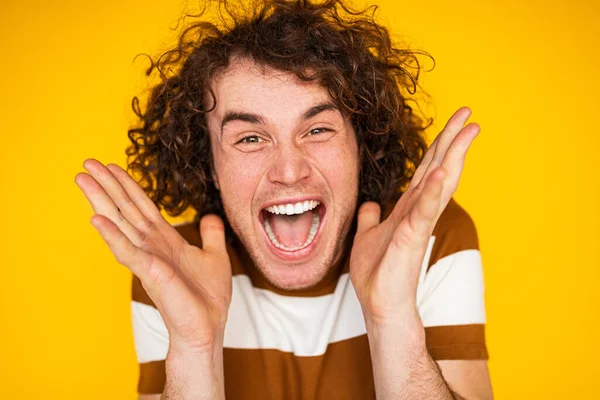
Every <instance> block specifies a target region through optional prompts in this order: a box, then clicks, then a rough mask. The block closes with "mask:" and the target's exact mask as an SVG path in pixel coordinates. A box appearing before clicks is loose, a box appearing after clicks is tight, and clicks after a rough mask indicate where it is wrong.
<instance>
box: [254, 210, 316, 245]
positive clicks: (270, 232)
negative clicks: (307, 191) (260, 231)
mask: <svg viewBox="0 0 600 400" xmlns="http://www.w3.org/2000/svg"><path fill="white" fill-rule="evenodd" d="M324 216H325V206H324V205H323V204H322V202H321V201H319V200H316V199H312V200H304V201H300V202H294V203H279V204H273V205H270V206H267V207H265V208H263V209H262V210H261V213H260V222H261V223H262V225H263V228H264V231H265V234H266V237H267V238H268V240H269V242H270V243H271V244H272V245H273V246H274V247H275V248H277V249H279V250H281V251H283V252H287V253H292V252H300V250H303V249H307V248H309V247H310V246H311V245H312V244H313V243H315V241H316V239H317V237H318V234H319V231H320V227H321V225H322V224H321V222H322V221H323V218H324Z"/></svg>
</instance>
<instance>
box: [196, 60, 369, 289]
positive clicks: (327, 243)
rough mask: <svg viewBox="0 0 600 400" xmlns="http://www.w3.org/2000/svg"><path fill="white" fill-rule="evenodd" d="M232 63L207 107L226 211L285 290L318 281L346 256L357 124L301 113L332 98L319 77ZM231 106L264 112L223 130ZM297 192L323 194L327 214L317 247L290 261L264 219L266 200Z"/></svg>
mask: <svg viewBox="0 0 600 400" xmlns="http://www.w3.org/2000/svg"><path fill="white" fill-rule="evenodd" d="M231 65H232V66H231V67H230V68H229V69H228V70H227V71H225V72H224V73H222V74H220V75H219V76H218V77H217V78H216V79H215V80H214V81H213V85H212V88H213V90H214V93H215V96H216V99H217V107H216V108H215V109H214V110H213V111H211V112H209V113H208V114H207V122H208V127H209V131H210V138H211V149H212V152H213V157H214V167H215V171H214V174H215V179H216V181H217V185H218V188H219V190H220V192H221V198H222V201H223V207H224V210H225V214H226V216H227V219H228V220H229V223H230V224H231V226H232V228H233V230H234V232H235V233H236V235H237V236H238V237H239V238H240V240H241V241H242V243H243V244H244V246H245V247H246V249H247V250H248V253H249V254H250V256H251V257H252V259H253V261H254V263H255V264H256V266H257V268H258V269H259V270H260V271H261V272H262V274H263V275H264V276H265V278H266V279H267V280H269V281H270V282H271V283H272V284H273V285H275V286H277V287H280V288H282V289H287V290H293V289H303V288H308V287H311V286H314V285H316V284H317V283H318V282H319V281H321V279H322V278H323V277H324V276H325V275H326V273H327V272H328V270H329V268H330V267H331V266H332V265H333V263H334V262H335V261H336V260H337V259H338V258H339V257H340V256H341V252H342V250H343V249H342V244H343V240H342V239H343V238H345V237H346V235H347V234H348V231H349V229H350V225H351V222H352V219H353V216H354V214H355V212H356V206H357V204H356V202H357V198H358V182H359V159H358V147H357V143H356V136H355V133H354V129H353V128H352V125H351V123H350V121H349V120H347V119H345V118H344V117H343V116H342V114H341V113H340V112H339V111H337V110H327V111H323V112H321V113H319V114H317V115H316V116H314V117H312V118H310V119H308V120H305V119H303V118H302V115H303V113H304V112H305V111H306V110H307V109H309V108H310V107H313V106H315V105H316V104H319V103H322V102H324V101H331V97H330V96H329V94H328V93H327V90H326V89H325V88H323V87H321V86H319V85H318V84H317V83H315V82H302V81H300V80H298V79H297V78H296V77H295V76H294V75H290V74H287V73H283V72H281V71H276V70H273V69H266V70H262V72H261V70H259V69H257V68H255V65H254V64H253V63H252V62H251V61H246V60H241V59H237V60H234V61H233V62H232V64H231ZM208 104H212V102H211V101H209V103H208ZM228 110H235V111H240V112H247V113H252V114H258V115H261V116H262V118H263V120H264V123H251V122H247V121H237V120H235V121H230V122H229V123H227V124H226V125H225V126H224V128H223V132H222V133H221V121H222V119H223V116H224V114H225V112H226V111H228ZM316 128H326V129H329V130H331V131H327V130H316V131H314V130H315V129H316ZM309 133H311V134H309ZM248 137H251V138H249V139H248ZM244 138H247V139H245V141H244V142H240V140H242V139H244ZM299 196H320V197H322V198H323V200H324V204H325V205H326V210H327V213H326V216H325V218H324V220H323V221H322V224H323V226H322V227H321V228H322V232H321V233H320V236H319V237H318V239H317V242H316V246H315V248H314V250H313V251H312V252H310V254H308V255H307V256H306V257H304V258H303V259H301V260H294V261H289V260H284V259H281V258H280V257H277V256H276V255H275V254H274V253H273V252H271V250H270V249H269V247H268V243H267V241H266V239H265V236H264V233H263V226H262V224H261V222H260V221H259V219H258V218H259V214H260V211H261V209H262V207H263V206H264V204H265V202H267V201H273V200H280V199H288V198H292V197H299Z"/></svg>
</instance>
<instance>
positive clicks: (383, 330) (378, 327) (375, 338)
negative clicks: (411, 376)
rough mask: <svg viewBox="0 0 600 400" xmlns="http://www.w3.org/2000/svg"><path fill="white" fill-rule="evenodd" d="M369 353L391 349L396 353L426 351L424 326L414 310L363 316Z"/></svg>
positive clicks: (381, 352) (415, 353)
mask: <svg viewBox="0 0 600 400" xmlns="http://www.w3.org/2000/svg"><path fill="white" fill-rule="evenodd" d="M365 326H366V329H367V336H368V338H369V344H370V347H371V353H374V352H375V353H380V354H383V353H385V352H390V351H393V352H394V353H396V354H404V355H408V354H413V355H415V356H416V355H419V354H420V353H422V352H423V351H425V352H426V351H427V348H426V343H425V328H424V327H423V323H422V322H421V318H420V317H419V314H418V312H416V310H415V311H414V312H413V311H412V310H408V311H407V312H404V313H397V314H395V315H394V316H389V317H386V318H365Z"/></svg>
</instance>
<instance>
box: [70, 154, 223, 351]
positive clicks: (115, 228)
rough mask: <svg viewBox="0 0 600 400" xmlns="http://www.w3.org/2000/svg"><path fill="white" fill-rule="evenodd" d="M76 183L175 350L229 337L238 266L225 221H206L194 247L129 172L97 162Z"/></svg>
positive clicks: (204, 345) (94, 222)
mask: <svg viewBox="0 0 600 400" xmlns="http://www.w3.org/2000/svg"><path fill="white" fill-rule="evenodd" d="M83 166H84V168H85V169H86V170H87V171H88V172H89V174H87V173H85V172H81V173H78V174H77V175H76V176H75V182H76V183H77V185H78V186H79V187H80V189H81V190H82V191H83V193H84V194H85V196H86V197H87V199H88V200H89V202H90V204H91V205H92V208H93V209H94V212H95V215H94V216H93V217H92V219H91V223H92V225H93V226H94V227H95V228H96V229H97V230H98V232H99V233H100V235H101V236H102V238H103V239H104V241H105V242H106V244H107V245H108V247H109V248H110V250H111V251H112V253H113V255H114V256H115V258H116V259H117V261H118V262H119V263H121V264H123V265H124V266H126V267H127V268H129V269H130V270H131V272H133V273H134V274H135V275H136V276H137V277H138V278H139V279H140V280H141V282H142V285H143V286H144V289H145V290H146V292H147V293H148V295H149V296H150V298H151V299H152V301H153V302H154V304H155V305H156V307H157V308H158V310H159V312H160V314H161V316H162V318H163V320H164V321H165V324H166V326H167V329H168V331H169V338H170V342H171V343H170V346H171V349H173V348H174V346H177V347H176V348H177V349H178V350H179V349H183V350H184V351H190V350H194V351H195V350H197V351H200V352H202V351H203V350H204V349H208V348H210V347H212V346H214V345H215V341H217V342H218V340H219V337H222V335H223V331H224V329H225V322H226V319H227V311H228V309H229V304H230V302H231V264H230V261H229V256H228V255H227V250H226V246H225V230H224V225H223V221H222V220H221V219H220V218H219V217H217V216H216V215H207V216H204V217H203V218H202V220H201V221H200V235H201V237H202V249H200V248H198V247H196V246H192V245H190V244H189V243H188V242H187V241H186V240H185V239H184V238H183V237H182V236H181V235H180V234H179V233H178V232H177V230H176V229H175V228H173V227H172V226H171V225H170V224H169V223H168V222H167V221H166V220H165V219H164V218H163V216H162V215H161V214H160V212H159V210H158V209H157V207H156V206H155V205H154V203H153V202H152V201H151V200H150V199H149V198H148V196H146V194H145V193H144V191H143V190H142V188H141V187H140V186H139V185H138V184H137V183H136V182H135V181H134V180H133V179H132V178H131V177H130V176H129V174H128V173H127V172H126V171H124V170H123V169H122V168H120V167H119V166H117V165H115V164H108V165H107V166H104V165H103V164H102V163H100V162H99V161H97V160H95V159H93V158H90V159H87V160H85V162H84V163H83Z"/></svg>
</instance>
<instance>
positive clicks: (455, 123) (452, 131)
mask: <svg viewBox="0 0 600 400" xmlns="http://www.w3.org/2000/svg"><path fill="white" fill-rule="evenodd" d="M470 116H471V109H470V108H469V107H461V108H459V109H458V110H457V111H456V112H455V113H454V114H453V115H452V116H451V117H450V119H449V120H448V122H447V123H446V125H445V126H444V129H443V130H442V132H441V133H440V134H438V136H437V137H436V140H437V143H436V146H435V149H433V153H432V155H431V157H430V159H429V160H428V162H427V164H425V163H421V164H422V165H423V168H422V172H420V176H419V177H418V179H415V178H414V177H413V179H412V180H411V182H410V185H409V188H414V187H417V186H418V185H419V184H422V183H424V182H425V181H426V180H427V177H428V175H429V174H430V173H431V171H433V170H434V169H435V168H437V167H439V166H440V165H441V164H442V161H443V159H444V156H445V154H446V151H447V150H448V147H449V146H450V144H451V143H452V141H453V140H454V138H455V137H456V135H458V134H459V133H460V132H461V130H462V129H463V126H464V124H465V123H466V122H467V120H468V119H469V117H470ZM431 150H432V149H430V151H431ZM428 153H429V151H428Z"/></svg>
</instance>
